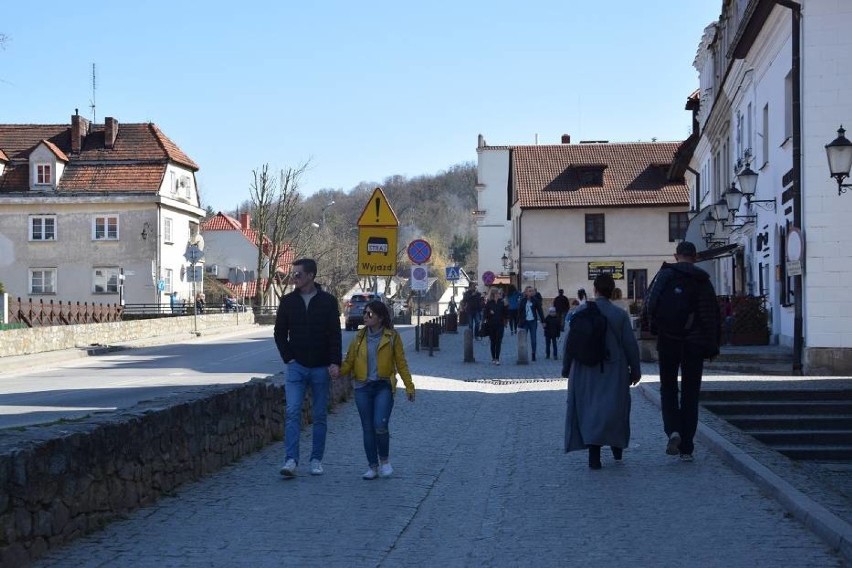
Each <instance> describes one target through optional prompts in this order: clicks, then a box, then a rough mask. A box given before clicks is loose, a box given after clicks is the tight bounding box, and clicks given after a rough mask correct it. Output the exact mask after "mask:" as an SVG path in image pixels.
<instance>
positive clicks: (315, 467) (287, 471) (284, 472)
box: [279, 458, 323, 479]
mask: <svg viewBox="0 0 852 568" xmlns="http://www.w3.org/2000/svg"><path fill="white" fill-rule="evenodd" d="M296 467H298V466H297V465H296V460H294V459H293V458H287V461H285V462H284V465H283V466H282V467H281V471H280V472H279V473H281V476H282V477H284V478H286V479H293V478H294V477H296ZM322 473H323V472H322V462H321V461H320V460H311V475H322Z"/></svg>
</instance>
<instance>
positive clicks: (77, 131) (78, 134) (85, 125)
mask: <svg viewBox="0 0 852 568" xmlns="http://www.w3.org/2000/svg"><path fill="white" fill-rule="evenodd" d="M88 133H89V121H88V120H86V119H85V118H83V117H82V116H80V113H79V111H78V110H77V109H74V114H73V115H72V116H71V152H72V153H74V154H79V153H80V150H82V149H83V140H84V139H85V138H86V135H87V134H88Z"/></svg>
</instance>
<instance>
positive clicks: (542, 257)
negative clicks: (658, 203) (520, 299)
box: [521, 207, 685, 298]
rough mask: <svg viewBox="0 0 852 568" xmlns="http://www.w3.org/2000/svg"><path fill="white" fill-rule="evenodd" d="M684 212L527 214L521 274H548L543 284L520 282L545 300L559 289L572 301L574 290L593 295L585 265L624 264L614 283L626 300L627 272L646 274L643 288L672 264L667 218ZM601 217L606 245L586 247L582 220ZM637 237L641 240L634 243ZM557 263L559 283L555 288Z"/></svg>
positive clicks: (616, 210)
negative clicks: (666, 263)
mask: <svg viewBox="0 0 852 568" xmlns="http://www.w3.org/2000/svg"><path fill="white" fill-rule="evenodd" d="M684 210H685V207H633V208H626V207H625V208H616V207H613V208H598V209H595V208H589V209H546V210H535V209H533V210H525V211H524V212H523V213H522V215H521V259H522V266H521V268H522V271H524V272H527V271H537V272H547V273H548V277H547V279H546V280H544V281H531V280H522V281H521V284H522V287H523V286H527V285H531V286H535V287H536V288H538V291H539V292H540V293H541V294H542V296H543V297H545V298H553V297H555V296H556V294H557V291H558V289H559V288H562V289H564V290H565V295H566V296H568V297H572V296H573V295H574V294H575V292H576V291H577V289H578V288H585V289H586V290H587V291H588V292H589V293H590V294H591V286H592V280H590V279H589V271H588V268H589V267H588V263H589V262H614V261H621V262H624V279H623V280H616V287H618V288H621V291H622V293H623V296H624V297H625V298H626V297H627V295H628V294H627V292H628V290H627V271H628V270H643V269H644V270H646V271H647V282H648V283H650V281H651V279H652V278H653V277H654V275H655V274H656V273H657V270H659V268H660V265H661V264H662V262H663V261H673V257H672V255H673V254H674V250H675V248H676V244H675V243H674V242H669V240H668V214H669V213H670V212H672V213H674V212H678V211H684ZM590 213H603V214H604V215H605V217H604V219H605V241H606V242H603V243H586V242H585V239H586V237H585V215H586V214H590ZM639 236H641V238H638V237H639ZM557 263H558V265H559V266H558V269H559V271H558V274H559V277H558V282H557Z"/></svg>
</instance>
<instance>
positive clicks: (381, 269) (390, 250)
mask: <svg viewBox="0 0 852 568" xmlns="http://www.w3.org/2000/svg"><path fill="white" fill-rule="evenodd" d="M396 232H397V230H396V227H362V228H360V229H358V268H357V273H358V275H359V276H393V275H394V274H396V245H397V238H396Z"/></svg>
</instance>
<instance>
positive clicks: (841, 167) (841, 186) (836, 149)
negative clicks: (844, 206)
mask: <svg viewBox="0 0 852 568" xmlns="http://www.w3.org/2000/svg"><path fill="white" fill-rule="evenodd" d="M825 154H826V156H827V157H828V170H829V171H830V172H831V177H833V178H834V179H835V180H837V195H841V194H843V193H846V190H847V189H849V188H850V187H852V183H843V180H845V179H846V178H848V177H849V170H850V169H852V142H850V141H849V139H848V138H846V130H844V129H843V125H841V126H840V128H838V129H837V138H835V139H834V140H832V141H831V142H829V143H828V144H826V145H825Z"/></svg>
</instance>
